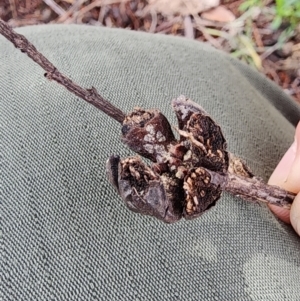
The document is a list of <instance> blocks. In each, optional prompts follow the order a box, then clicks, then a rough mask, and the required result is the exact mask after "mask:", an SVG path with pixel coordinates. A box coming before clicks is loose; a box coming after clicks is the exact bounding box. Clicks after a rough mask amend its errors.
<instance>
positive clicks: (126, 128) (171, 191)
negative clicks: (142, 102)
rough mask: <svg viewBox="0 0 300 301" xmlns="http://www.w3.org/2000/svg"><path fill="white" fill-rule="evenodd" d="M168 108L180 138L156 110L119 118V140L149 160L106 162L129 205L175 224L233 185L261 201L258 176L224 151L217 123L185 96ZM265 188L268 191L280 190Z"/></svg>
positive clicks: (204, 208) (283, 196) (137, 110)
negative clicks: (177, 137) (120, 120)
mask: <svg viewBox="0 0 300 301" xmlns="http://www.w3.org/2000/svg"><path fill="white" fill-rule="evenodd" d="M172 107H173V110H174V112H175V114H176V117H177V120H178V128H176V130H177V132H178V133H179V136H180V138H179V140H177V139H176V138H175V136H174V134H173V132H172V128H171V126H170V124H169V122H168V120H167V119H166V117H165V116H164V115H163V114H162V113H161V112H159V111H158V110H144V109H141V108H135V109H134V111H133V112H132V113H130V114H128V115H127V116H126V118H125V120H124V122H123V127H122V141H123V142H124V143H125V144H126V145H128V146H129V148H130V149H132V150H133V151H134V152H136V153H137V154H139V155H140V156H142V157H145V158H147V159H150V160H151V161H152V162H153V163H152V165H151V166H148V165H147V164H145V163H144V162H143V161H142V159H141V157H140V156H135V157H130V158H126V159H120V158H119V156H111V157H110V158H109V160H108V161H107V174H108V177H109V180H110V182H111V183H112V184H113V185H114V186H115V188H116V189H117V191H118V193H119V195H120V196H121V198H122V199H123V201H124V202H125V204H126V205H127V206H128V208H129V209H130V210H132V211H134V212H138V213H141V214H146V215H151V216H154V217H156V218H158V219H160V220H162V221H164V222H166V223H173V222H176V221H178V220H179V219H181V218H182V217H183V218H186V219H191V218H195V217H198V216H200V215H201V214H203V213H204V212H205V211H207V210H208V209H209V208H211V207H212V206H214V205H215V204H216V201H217V200H218V199H219V198H220V196H221V193H222V191H223V190H227V191H229V192H230V189H235V194H236V195H237V194H238V195H241V196H242V197H244V198H245V199H247V200H254V201H255V200H261V199H259V196H258V194H259V193H260V194H259V195H260V196H261V195H262V190H261V189H262V187H260V188H259V189H260V192H258V191H257V189H256V187H257V186H258V183H260V184H261V182H260V180H259V179H257V178H255V177H254V175H253V174H252V172H251V171H250V169H249V168H248V167H247V166H246V164H245V163H244V162H243V161H242V160H240V159H239V158H237V157H236V156H234V155H232V154H230V153H229V152H228V151H227V150H226V140H225V138H224V136H223V134H222V131H221V128H220V126H218V125H217V124H216V123H215V122H214V121H213V119H212V118H211V117H210V116H209V115H208V114H207V113H206V112H205V111H204V110H203V109H202V108H201V107H200V106H199V105H198V104H196V103H194V102H193V101H191V100H190V99H187V98H186V97H184V96H180V97H178V98H177V99H174V100H173V101H172ZM241 183H242V184H241ZM245 183H247V185H246V186H247V187H246V186H245ZM243 185H244V186H243ZM262 186H263V187H265V186H266V184H263V185H262ZM268 187H269V188H270V189H269V190H270V191H271V194H272V191H274V189H275V190H276V189H277V190H278V189H279V188H276V187H273V186H268ZM244 188H246V189H244ZM240 190H241V191H240ZM269 190H268V189H267V191H265V192H264V195H268V194H269V192H270V191H269ZM243 191H245V193H243ZM240 192H241V193H240ZM253 192H254V193H253ZM279 192H280V193H282V194H281V199H286V202H285V205H286V207H289V206H290V203H291V202H292V199H293V195H292V194H290V195H288V194H287V193H286V192H285V191H283V190H280V189H279V191H277V192H276V193H277V195H278V193H279ZM267 198H268V196H267V197H265V199H267ZM275 199H276V197H275ZM280 202H281V201H280ZM280 202H279V203H280Z"/></svg>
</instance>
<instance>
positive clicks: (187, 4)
mask: <svg viewBox="0 0 300 301" xmlns="http://www.w3.org/2000/svg"><path fill="white" fill-rule="evenodd" d="M219 3H220V0H172V1H170V0H149V5H150V7H151V8H152V9H154V10H155V11H156V12H158V13H162V14H164V15H175V14H179V15H182V16H186V15H193V14H198V13H200V12H203V11H206V10H208V9H210V8H212V7H216V6H218V5H219Z"/></svg>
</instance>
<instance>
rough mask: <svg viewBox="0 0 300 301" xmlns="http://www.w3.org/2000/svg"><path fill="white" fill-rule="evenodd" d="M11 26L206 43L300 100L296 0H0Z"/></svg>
mask: <svg viewBox="0 0 300 301" xmlns="http://www.w3.org/2000/svg"><path fill="white" fill-rule="evenodd" d="M0 18H2V19H3V20H5V21H7V22H8V23H9V24H10V25H11V26H12V27H21V26H28V25H36V24H49V23H57V24H71V23H74V24H88V25H91V26H107V27H117V28H125V29H128V30H137V31H145V32H149V33H153V34H169V35H175V36H183V37H185V38H188V39H194V40H198V41H202V42H204V43H209V44H211V45H212V46H213V47H215V48H217V49H220V50H222V51H225V52H227V53H228V54H229V55H231V56H234V57H236V58H238V59H240V60H242V61H244V62H246V63H247V64H249V65H251V66H252V67H253V68H256V69H257V70H259V71H260V72H262V73H264V74H265V75H266V76H267V77H269V78H270V79H271V80H273V81H274V82H276V83H277V84H278V85H279V86H281V87H282V88H283V89H284V91H285V92H286V93H287V94H289V95H291V97H293V98H294V99H295V100H296V101H298V102H299V103H300V25H299V23H300V0H274V1H273V0H131V1H130V0H0Z"/></svg>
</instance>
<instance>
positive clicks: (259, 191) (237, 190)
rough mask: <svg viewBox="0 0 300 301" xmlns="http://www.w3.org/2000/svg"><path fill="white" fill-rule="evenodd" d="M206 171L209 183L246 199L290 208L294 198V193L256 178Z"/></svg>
mask: <svg viewBox="0 0 300 301" xmlns="http://www.w3.org/2000/svg"><path fill="white" fill-rule="evenodd" d="M207 172H208V173H209V174H210V176H211V182H210V183H211V184H212V185H216V186H219V187H221V189H222V190H223V191H227V192H229V193H231V194H233V195H236V196H240V197H242V198H244V199H246V200H251V201H256V202H257V201H259V202H264V203H269V204H272V205H276V206H279V207H282V208H285V209H290V208H291V204H292V203H293V200H294V198H295V195H296V194H294V193H292V192H289V191H286V190H284V189H282V188H279V187H277V186H273V185H267V184H265V183H263V182H261V181H259V180H257V179H256V178H248V177H247V178H246V177H242V176H239V175H236V174H231V173H227V174H224V175H222V174H220V173H216V172H213V171H208V170H207Z"/></svg>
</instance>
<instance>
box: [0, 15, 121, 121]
mask: <svg viewBox="0 0 300 301" xmlns="http://www.w3.org/2000/svg"><path fill="white" fill-rule="evenodd" d="M0 34H2V35H3V36H4V37H5V38H6V39H8V40H9V41H10V42H11V43H13V44H14V45H15V47H16V48H18V49H20V50H21V51H22V52H24V53H26V54H27V55H28V56H29V57H30V58H31V59H32V60H33V61H35V62H36V63H37V64H39V65H40V66H41V67H42V68H43V69H44V70H45V71H46V74H45V77H47V78H48V79H49V80H55V81H56V82H58V83H59V84H61V85H62V86H64V87H65V88H66V89H67V90H69V91H70V92H72V93H74V94H75V95H76V96H79V97H80V98H82V99H84V100H85V101H87V102H88V103H90V104H92V105H94V106H95V107H96V108H98V109H100V110H101V111H103V112H104V113H105V114H107V115H108V116H110V117H112V118H113V119H115V120H117V121H118V122H120V123H122V122H123V121H124V119H125V114H124V113H123V112H122V111H121V110H120V109H118V108H117V107H115V106H113V105H112V104H111V103H110V102H108V101H107V100H105V99H104V98H103V97H102V96H101V95H99V94H98V92H97V90H96V89H95V88H94V87H92V88H91V89H84V88H82V87H80V86H79V85H77V84H76V83H74V82H73V81H72V80H71V79H70V78H68V77H66V76H65V75H63V74H62V73H60V72H59V71H58V70H57V68H56V67H55V66H54V65H53V64H52V63H51V62H50V61H49V60H48V59H47V58H46V57H44V56H43V55H42V54H41V53H40V52H38V51H37V49H36V48H35V47H34V46H33V45H32V44H31V43H30V42H29V41H28V40H27V39H26V38H25V37H24V36H23V35H21V34H18V33H16V32H15V31H14V30H13V29H12V28H11V27H10V26H9V25H8V24H6V23H5V22H4V21H2V20H0Z"/></svg>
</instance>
